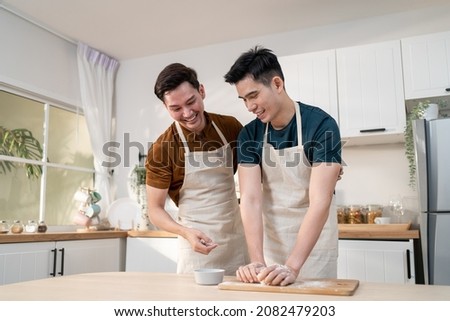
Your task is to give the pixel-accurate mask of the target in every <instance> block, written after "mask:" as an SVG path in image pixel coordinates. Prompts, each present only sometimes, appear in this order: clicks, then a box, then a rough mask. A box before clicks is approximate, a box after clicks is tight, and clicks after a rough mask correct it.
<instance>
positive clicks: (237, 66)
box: [224, 46, 284, 86]
mask: <svg viewBox="0 0 450 321" xmlns="http://www.w3.org/2000/svg"><path fill="white" fill-rule="evenodd" d="M247 76H251V77H252V78H253V80H255V81H257V82H261V83H262V84H264V85H266V86H267V85H269V83H270V82H271V80H272V78H273V77H274V76H279V77H280V78H281V79H283V81H284V75H283V71H282V70H281V66H280V63H279V62H278V58H277V56H276V55H275V54H274V53H273V51H272V50H270V49H267V48H264V47H262V46H255V47H254V48H252V49H250V50H248V51H246V52H244V53H242V54H241V55H240V56H239V58H238V59H237V60H236V62H235V63H234V64H233V66H231V68H230V70H229V71H228V72H227V74H226V75H225V76H224V78H225V82H227V83H229V84H231V85H233V84H236V83H238V82H239V81H241V80H242V79H244V78H245V77H247Z"/></svg>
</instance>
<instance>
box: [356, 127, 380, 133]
mask: <svg viewBox="0 0 450 321" xmlns="http://www.w3.org/2000/svg"><path fill="white" fill-rule="evenodd" d="M384 131H386V128H371V129H361V130H360V131H359V132H360V133H373V132H384Z"/></svg>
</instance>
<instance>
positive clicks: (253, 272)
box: [236, 263, 266, 283]
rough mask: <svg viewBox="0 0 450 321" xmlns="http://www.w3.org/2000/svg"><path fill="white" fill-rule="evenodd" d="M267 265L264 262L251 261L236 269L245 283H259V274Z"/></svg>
mask: <svg viewBox="0 0 450 321" xmlns="http://www.w3.org/2000/svg"><path fill="white" fill-rule="evenodd" d="M265 267H266V265H265V264H263V263H250V264H247V265H243V266H240V267H239V269H238V270H237V271H236V276H237V278H238V280H239V281H242V282H244V283H259V279H258V274H259V273H260V271H261V270H262V269H264V268H265Z"/></svg>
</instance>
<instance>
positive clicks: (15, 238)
mask: <svg viewBox="0 0 450 321" xmlns="http://www.w3.org/2000/svg"><path fill="white" fill-rule="evenodd" d="M127 236H128V232H127V231H73V232H46V233H21V234H11V233H8V234H0V244H2V243H24V242H48V241H75V240H93V239H109V238H117V237H127Z"/></svg>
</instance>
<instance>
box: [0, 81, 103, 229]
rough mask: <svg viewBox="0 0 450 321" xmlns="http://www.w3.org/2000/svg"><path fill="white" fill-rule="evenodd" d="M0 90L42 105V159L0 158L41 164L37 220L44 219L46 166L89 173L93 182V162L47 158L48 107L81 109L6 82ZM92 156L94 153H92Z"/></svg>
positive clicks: (77, 112) (75, 111)
mask: <svg viewBox="0 0 450 321" xmlns="http://www.w3.org/2000/svg"><path fill="white" fill-rule="evenodd" d="M0 91H4V92H6V93H9V94H13V95H16V96H19V97H22V98H25V99H30V100H34V101H37V102H39V103H42V104H43V106H44V123H43V124H42V125H43V143H42V150H43V154H42V159H41V160H33V159H27V158H20V157H12V156H7V155H0V160H6V161H10V162H16V163H23V164H33V165H40V166H42V175H41V176H40V178H39V179H40V191H39V193H40V195H39V221H45V206H46V190H47V170H48V168H50V167H51V168H58V169H65V170H72V171H77V172H85V173H91V174H92V179H93V182H94V183H95V168H94V162H93V163H92V168H86V167H81V166H75V165H66V164H60V163H53V162H49V161H47V160H48V157H47V156H48V138H49V135H50V133H49V127H50V126H49V114H50V108H59V109H63V110H66V111H69V112H74V113H76V114H77V115H81V116H84V117H85V115H84V113H83V111H82V109H81V108H80V107H78V106H73V105H71V104H69V103H64V102H61V101H58V100H55V99H52V98H49V97H46V96H43V95H40V94H36V93H32V92H30V91H28V90H24V89H21V88H17V87H14V86H10V85H8V84H5V83H2V82H0ZM92 156H93V157H94V155H93V154H92Z"/></svg>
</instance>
